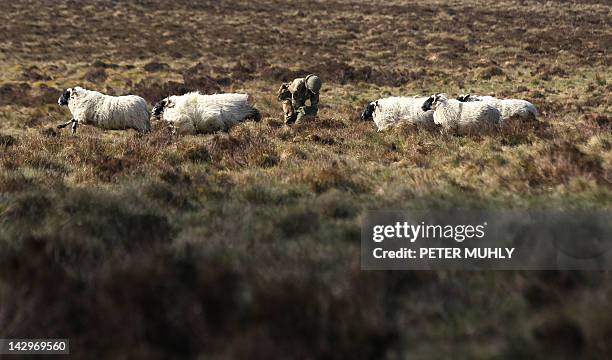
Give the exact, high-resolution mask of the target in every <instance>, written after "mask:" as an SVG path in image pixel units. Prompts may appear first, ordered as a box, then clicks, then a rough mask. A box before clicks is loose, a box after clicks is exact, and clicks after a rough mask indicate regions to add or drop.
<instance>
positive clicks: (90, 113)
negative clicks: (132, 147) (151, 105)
mask: <svg viewBox="0 0 612 360" xmlns="http://www.w3.org/2000/svg"><path fill="white" fill-rule="evenodd" d="M57 103H58V104H59V105H60V106H68V109H70V112H71V113H72V119H71V120H70V121H68V122H66V123H64V124H60V125H58V128H64V127H66V126H68V125H71V124H72V132H73V133H75V132H76V129H77V126H78V125H79V124H85V125H93V126H97V127H99V128H102V129H107V130H124V129H135V130H137V131H140V132H148V131H150V129H151V126H150V123H149V110H148V109H147V102H146V101H145V99H143V98H141V97H140V96H135V95H126V96H110V95H105V94H102V93H100V92H97V91H92V90H87V89H83V88H81V87H78V86H77V87H74V88H68V89H66V90H65V91H64V93H63V94H62V96H60V98H59V99H58V100H57Z"/></svg>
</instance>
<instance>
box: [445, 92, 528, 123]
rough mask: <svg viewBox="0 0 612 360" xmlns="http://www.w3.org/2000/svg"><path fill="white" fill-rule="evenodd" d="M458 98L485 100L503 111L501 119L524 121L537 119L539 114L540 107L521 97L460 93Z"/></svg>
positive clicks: (469, 100) (466, 100)
mask: <svg viewBox="0 0 612 360" xmlns="http://www.w3.org/2000/svg"><path fill="white" fill-rule="evenodd" d="M457 100H459V101H461V102H471V101H483V102H486V103H488V104H491V105H493V106H495V107H496V108H497V110H499V112H500V113H501V120H502V121H505V120H508V119H510V118H518V119H520V120H524V121H535V120H537V117H538V116H539V113H538V109H536V107H535V106H534V105H533V104H532V103H530V102H529V101H526V100H521V99H498V98H495V97H493V96H476V95H470V94H465V95H460V96H458V97H457Z"/></svg>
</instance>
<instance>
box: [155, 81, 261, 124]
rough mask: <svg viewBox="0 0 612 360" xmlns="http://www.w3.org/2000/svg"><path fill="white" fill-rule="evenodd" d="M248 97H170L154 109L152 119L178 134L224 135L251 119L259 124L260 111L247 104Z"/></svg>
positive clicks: (220, 95)
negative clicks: (210, 133) (153, 117)
mask: <svg viewBox="0 0 612 360" xmlns="http://www.w3.org/2000/svg"><path fill="white" fill-rule="evenodd" d="M248 98H249V96H248V95H247V94H214V95H203V94H200V93H199V92H197V91H196V92H191V93H188V94H185V95H180V96H176V95H174V96H170V97H167V98H165V99H163V100H161V101H159V102H158V103H157V104H155V106H154V107H153V116H155V117H156V118H158V119H163V120H164V121H167V122H169V123H170V124H171V125H172V126H173V128H174V130H175V131H176V132H178V133H179V134H195V133H208V132H215V131H219V130H223V131H227V130H229V129H230V128H231V127H232V126H234V125H236V124H237V123H239V122H241V121H243V120H245V119H248V118H251V119H254V120H255V121H259V119H260V114H259V111H258V110H257V109H256V108H254V107H253V106H252V105H251V104H249V100H248Z"/></svg>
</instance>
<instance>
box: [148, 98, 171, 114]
mask: <svg viewBox="0 0 612 360" xmlns="http://www.w3.org/2000/svg"><path fill="white" fill-rule="evenodd" d="M173 106H174V103H173V102H172V101H171V100H170V98H165V99H163V100H161V101H159V102H157V104H155V106H153V110H151V113H152V114H153V116H155V117H156V118H158V119H159V118H160V117H161V116H162V114H163V113H164V110H165V109H166V108H171V107H173Z"/></svg>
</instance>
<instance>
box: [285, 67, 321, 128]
mask: <svg viewBox="0 0 612 360" xmlns="http://www.w3.org/2000/svg"><path fill="white" fill-rule="evenodd" d="M320 90H321V80H320V79H319V77H318V76H316V75H312V74H310V75H308V76H306V77H305V78H299V79H295V80H293V81H292V82H291V83H285V84H283V85H281V87H280V89H279V90H278V99H279V100H280V101H282V103H283V112H284V113H285V123H286V124H291V123H293V122H300V121H301V120H302V119H304V118H306V117H314V116H315V115H317V112H318V111H319V108H318V105H319V91H320ZM307 100H309V101H310V105H306V101H307Z"/></svg>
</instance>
